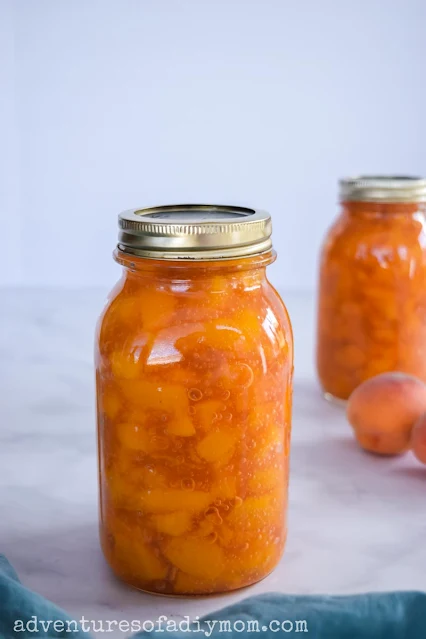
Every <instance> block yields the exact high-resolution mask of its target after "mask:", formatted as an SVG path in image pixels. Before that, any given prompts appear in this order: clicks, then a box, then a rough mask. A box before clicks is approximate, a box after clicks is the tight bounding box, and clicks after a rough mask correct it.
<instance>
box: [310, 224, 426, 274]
mask: <svg viewBox="0 0 426 639" xmlns="http://www.w3.org/2000/svg"><path fill="white" fill-rule="evenodd" d="M413 258H414V259H415V258H417V259H421V260H423V259H425V258H426V221H425V217H424V215H423V214H418V215H410V216H403V215H399V216H396V215H392V214H389V215H382V216H366V217H365V218H364V217H361V216H359V217H356V216H350V215H345V214H341V215H339V216H338V217H337V219H336V220H335V221H334V222H333V224H332V225H331V227H330V228H329V230H328V232H327V234H326V236H325V239H324V242H323V245H322V249H321V259H322V261H323V262H324V261H326V260H341V261H342V263H345V262H346V263H347V261H348V260H351V261H354V260H355V261H360V262H363V261H368V260H373V261H375V262H377V261H378V262H381V261H383V262H386V263H388V262H390V261H395V262H400V261H405V260H407V259H413Z"/></svg>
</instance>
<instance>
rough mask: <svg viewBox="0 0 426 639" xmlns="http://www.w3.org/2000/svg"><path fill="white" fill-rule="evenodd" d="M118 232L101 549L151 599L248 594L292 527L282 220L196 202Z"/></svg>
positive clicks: (107, 336)
mask: <svg viewBox="0 0 426 639" xmlns="http://www.w3.org/2000/svg"><path fill="white" fill-rule="evenodd" d="M119 225H120V237H119V244H118V248H117V251H116V253H115V258H116V260H117V262H119V264H121V265H122V266H123V267H124V268H123V276H122V279H121V281H120V282H119V284H118V285H117V287H116V288H115V289H114V291H113V292H112V294H111V296H110V299H109V303H108V305H107V307H106V309H105V310H104V313H103V315H102V317H101V319H100V321H99V324H98V333H97V341H96V376H97V404H98V429H99V474H100V477H99V481H100V520H101V521H100V530H101V541H102V548H103V551H104V554H105V556H106V559H107V561H108V562H109V564H110V565H111V567H112V568H113V570H114V571H115V573H116V574H117V575H118V576H120V577H121V578H122V579H124V580H125V581H126V582H128V583H130V584H132V585H133V586H136V587H137V588H140V589H143V590H147V591H152V592H157V593H162V594H176V595H177V594H185V595H194V594H198V595H200V594H208V593H215V592H224V591H227V590H234V589H236V588H241V587H242V586H247V585H249V584H251V583H254V582H256V581H258V580H259V579H262V578H263V577H265V576H266V575H267V574H268V573H269V572H270V571H271V570H272V569H273V568H274V567H275V565H276V564H277V563H278V561H279V559H280V557H281V554H282V552H283V548H284V544H285V538H286V530H287V527H286V510H287V486H288V457H289V443H290V427H291V395H292V375H293V340H292V332H291V327H290V321H289V318H288V315H287V311H286V309H285V306H284V304H283V302H282V301H281V299H280V297H279V295H278V294H277V292H276V291H275V289H274V288H273V287H272V286H271V284H270V283H269V281H268V279H267V276H266V267H267V266H268V264H270V263H271V262H272V261H273V260H274V259H275V253H274V251H273V250H272V244H271V237H270V236H271V219H270V216H269V215H268V214H266V213H261V212H255V211H253V210H250V209H243V208H238V207H212V206H195V205H194V206H190V205H185V206H172V207H160V208H157V209H145V210H135V211H130V212H127V213H125V214H122V215H121V216H120V220H119Z"/></svg>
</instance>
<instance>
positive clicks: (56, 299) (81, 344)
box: [0, 290, 426, 637]
mask: <svg viewBox="0 0 426 639" xmlns="http://www.w3.org/2000/svg"><path fill="white" fill-rule="evenodd" d="M104 297H105V292H104V291H91V290H89V291H88V290H86V291H74V292H66V291H40V290H31V291H25V290H20V291H18V290H6V291H2V292H1V299H2V317H3V330H2V332H1V341H0V352H1V358H0V371H1V386H0V389H1V390H0V393H1V395H0V397H1V426H0V504H1V506H0V552H3V553H4V554H6V556H7V557H8V558H9V560H10V561H11V562H12V563H13V565H14V566H15V568H16V570H17V571H18V574H19V576H20V578H21V580H22V581H23V582H24V584H26V585H28V586H29V587H30V588H32V589H34V590H36V591H38V592H40V593H41V594H43V595H45V596H46V597H48V598H49V599H51V600H52V601H54V602H55V603H56V604H58V605H59V606H61V607H63V608H65V609H66V610H67V611H68V612H69V613H70V614H71V615H72V616H73V617H74V618H77V619H78V618H80V617H81V615H84V616H85V617H86V618H87V619H92V620H105V619H114V620H118V621H119V620H121V619H126V620H132V619H140V620H143V619H154V620H155V619H156V618H157V617H158V616H159V615H161V614H165V615H167V616H169V617H171V616H172V615H175V616H178V617H183V616H184V615H192V616H195V615H202V614H205V613H207V612H209V611H212V610H214V609H216V608H219V607H221V606H223V605H226V604H229V603H231V602H233V601H236V600H237V599H240V598H242V597H246V596H248V595H253V594H256V593H261V592H266V591H282V592H288V593H336V594H342V593H351V592H362V591H367V590H390V589H423V590H426V571H425V566H426V544H425V539H426V468H424V467H421V466H420V465H419V464H418V463H417V462H416V461H415V459H414V458H413V456H412V455H411V454H408V455H406V456H405V457H403V458H398V459H380V458H376V457H372V456H369V455H367V454H364V453H363V452H362V451H361V450H359V449H358V448H357V446H356V445H355V443H354V441H353V439H352V436H351V432H350V429H349V427H348V425H347V423H346V421H345V418H344V413H343V411H342V409H340V408H337V407H334V406H331V405H329V404H327V403H326V402H325V401H324V400H323V399H322V398H321V396H320V393H319V389H318V387H317V384H316V381H315V376H314V370H313V343H314V339H313V333H314V329H313V326H314V304H313V300H312V299H311V298H310V297H308V296H303V295H295V294H291V295H283V297H284V298H285V300H286V303H287V305H288V308H289V310H290V314H291V316H292V321H293V325H294V330H295V341H296V380H295V393H294V415H293V441H292V460H291V484H290V524H289V525H290V529H289V538H288V545H287V550H286V553H285V556H284V558H283V560H282V562H281V564H280V566H279V567H278V568H277V569H276V570H275V572H274V573H273V574H272V575H271V576H270V577H269V578H267V579H266V580H264V581H263V582H261V583H260V584H258V585H256V586H254V587H252V588H250V589H247V590H245V591H242V592H239V593H236V594H233V595H232V594H231V595H227V596H223V597H222V596H221V597H214V598H206V599H197V600H192V601H191V600H184V599H169V598H162V597H153V596H149V595H146V594H143V593H139V592H137V591H134V590H131V589H130V588H128V587H126V586H124V585H122V584H121V583H119V582H118V581H117V580H115V578H114V577H113V576H112V575H111V573H110V572H109V569H108V568H107V567H106V565H105V564H104V561H103V558H102V556H101V552H100V550H99V546H98V537H97V487H96V458H95V417H94V401H93V399H94V397H93V370H92V350H93V349H92V342H93V330H94V324H95V321H96V317H97V315H98V314H99V312H100V310H101V308H102V305H103V301H104ZM99 636H101V635H99ZM109 636H111V637H114V636H117V637H118V636H121V637H123V636H124V635H123V634H121V633H117V634H115V633H111V634H109Z"/></svg>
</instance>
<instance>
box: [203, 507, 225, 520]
mask: <svg viewBox="0 0 426 639" xmlns="http://www.w3.org/2000/svg"><path fill="white" fill-rule="evenodd" d="M204 514H205V516H206V517H208V518H209V519H210V520H211V521H212V523H214V524H221V523H222V522H223V519H222V517H221V516H220V514H219V511H218V509H217V508H216V507H215V506H210V508H207V510H205V511H204Z"/></svg>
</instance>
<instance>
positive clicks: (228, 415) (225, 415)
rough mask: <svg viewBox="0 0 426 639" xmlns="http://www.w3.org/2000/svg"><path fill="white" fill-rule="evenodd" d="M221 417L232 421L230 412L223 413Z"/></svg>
mask: <svg viewBox="0 0 426 639" xmlns="http://www.w3.org/2000/svg"><path fill="white" fill-rule="evenodd" d="M223 419H224V420H225V421H227V422H230V421H232V413H225V414H224V415H223Z"/></svg>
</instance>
